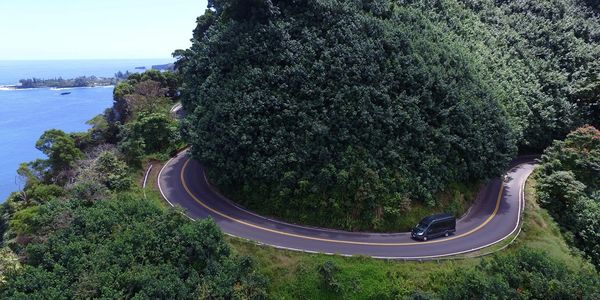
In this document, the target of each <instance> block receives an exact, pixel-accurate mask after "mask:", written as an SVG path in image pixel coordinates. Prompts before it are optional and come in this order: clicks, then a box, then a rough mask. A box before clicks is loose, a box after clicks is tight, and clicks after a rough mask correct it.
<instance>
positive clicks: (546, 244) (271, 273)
mask: <svg viewBox="0 0 600 300" xmlns="http://www.w3.org/2000/svg"><path fill="white" fill-rule="evenodd" d="M534 189H535V180H534V179H533V178H530V179H529V180H528V181H527V184H526V191H525V199H526V205H525V212H524V217H523V225H522V232H521V233H520V235H519V236H518V238H517V239H516V241H515V242H514V243H513V244H511V245H509V246H508V247H507V248H506V249H504V250H502V251H507V252H511V251H513V252H514V251H518V250H519V249H521V248H523V247H529V248H533V249H541V250H544V251H546V252H547V253H548V255H549V256H550V257H552V258H554V259H556V260H560V261H563V262H565V263H566V264H567V265H568V266H570V267H572V268H573V269H579V268H590V267H592V266H591V264H589V263H588V262H587V261H585V260H584V259H582V258H581V257H580V256H579V255H577V254H576V253H574V252H573V251H572V250H571V248H569V246H568V245H567V243H566V242H565V239H564V238H563V237H562V235H561V233H560V230H559V227H558V225H557V224H556V223H555V222H554V220H552V218H551V217H550V215H549V214H548V212H547V211H546V210H544V209H542V208H540V207H539V205H538V204H537V202H536V199H535V190H534ZM227 240H228V241H229V243H230V244H231V246H232V248H233V250H234V252H236V253H237V254H240V255H249V256H251V257H253V258H254V260H255V262H256V264H257V265H258V269H259V270H260V271H261V272H262V273H263V274H264V275H265V276H267V277H268V278H269V280H270V287H269V289H270V290H269V294H270V295H272V298H273V299H391V298H396V297H398V296H400V297H401V296H410V295H411V294H412V293H413V292H414V291H425V292H437V291H439V290H440V289H441V288H442V287H443V284H444V283H446V282H447V280H446V276H448V274H449V273H451V272H453V271H455V270H456V269H457V268H473V267H475V266H476V265H477V264H479V262H480V261H481V260H482V259H486V258H465V259H457V260H442V261H439V262H438V261H427V262H402V261H385V260H377V259H372V258H368V257H342V256H330V255H324V254H308V253H301V252H294V251H289V250H280V249H275V248H272V247H268V246H260V245H256V244H254V243H252V242H249V241H245V240H242V239H238V238H232V237H228V238H227ZM508 240H511V238H509V239H507V241H508ZM505 243H506V242H505ZM503 245H504V244H502V243H501V244H500V245H496V246H493V247H491V248H489V249H485V250H482V251H481V252H482V253H487V252H491V251H494V250H498V249H499V248H500V247H502V246H503ZM326 261H331V262H333V263H334V265H335V266H337V268H338V269H339V271H337V272H336V273H335V274H334V276H333V278H334V281H335V282H334V284H337V286H339V290H338V291H334V289H332V288H328V287H327V283H328V282H327V281H326V280H324V279H323V278H322V277H321V276H320V275H319V273H318V268H319V266H322V265H323V264H324V263H325V262H326ZM330 286H331V285H330Z"/></svg>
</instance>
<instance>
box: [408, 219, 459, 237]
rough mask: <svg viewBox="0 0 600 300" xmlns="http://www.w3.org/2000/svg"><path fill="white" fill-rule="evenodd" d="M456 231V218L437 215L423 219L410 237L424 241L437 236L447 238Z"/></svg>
mask: <svg viewBox="0 0 600 300" xmlns="http://www.w3.org/2000/svg"><path fill="white" fill-rule="evenodd" d="M455 231H456V218H455V217H454V216H453V215H451V214H438V215H433V216H429V217H425V218H423V220H421V222H419V224H417V226H415V228H413V230H412V232H411V234H410V236H411V237H412V238H413V239H417V240H422V241H426V240H428V239H431V238H435V237H438V236H449V235H450V234H452V233H454V232H455Z"/></svg>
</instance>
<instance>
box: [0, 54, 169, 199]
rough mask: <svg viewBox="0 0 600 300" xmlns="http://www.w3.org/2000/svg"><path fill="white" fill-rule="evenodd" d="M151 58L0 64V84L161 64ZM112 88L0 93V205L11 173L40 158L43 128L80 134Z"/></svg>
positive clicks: (12, 182) (13, 186)
mask: <svg viewBox="0 0 600 300" xmlns="http://www.w3.org/2000/svg"><path fill="white" fill-rule="evenodd" d="M169 62H172V61H171V60H170V59H156V60H81V61H0V85H14V84H17V83H18V81H19V79H23V78H31V77H36V78H55V77H63V78H72V77H77V76H83V75H85V76H91V75H95V76H103V77H110V76H113V75H114V73H116V72H118V71H123V72H124V71H134V70H135V67H139V66H145V67H147V68H149V67H150V66H151V65H156V64H165V63H169ZM112 91H113V88H112V87H98V88H75V89H68V92H71V94H69V95H61V93H62V92H65V90H55V89H26V90H7V89H0V202H3V201H4V200H5V199H6V197H7V196H8V195H9V194H10V193H11V192H13V191H15V190H17V189H18V188H19V186H18V182H17V180H16V170H17V168H18V167H19V164H20V163H22V162H28V161H32V160H35V159H36V158H43V157H44V155H43V154H42V153H41V152H39V151H38V150H37V149H36V148H35V141H36V140H37V139H38V138H39V137H40V135H42V133H43V132H44V131H46V130H48V129H52V128H56V129H61V130H64V131H66V132H76V131H85V130H87V129H88V128H89V126H88V125H87V124H86V123H85V122H86V121H88V120H90V119H91V118H93V117H94V116H96V115H98V114H101V113H102V112H103V111H104V110H105V109H106V108H108V107H110V106H111V105H112Z"/></svg>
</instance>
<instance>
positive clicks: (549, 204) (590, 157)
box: [535, 126, 600, 269]
mask: <svg viewBox="0 0 600 300" xmlns="http://www.w3.org/2000/svg"><path fill="white" fill-rule="evenodd" d="M535 176H536V178H537V180H538V187H537V196H538V198H539V200H540V204H541V205H542V206H543V207H544V208H546V209H548V211H549V212H550V214H551V215H552V217H553V218H554V219H555V220H556V221H557V222H558V224H559V225H560V226H561V230H562V231H563V232H564V233H565V236H567V238H568V241H569V243H570V244H571V245H574V246H576V247H577V248H578V249H581V251H582V252H583V254H584V255H585V256H587V257H589V258H590V259H591V260H592V262H593V263H594V264H595V265H596V267H597V268H599V269H600V131H598V129H596V128H594V127H592V126H586V127H582V128H579V129H577V130H575V131H573V132H572V133H570V134H569V135H568V136H567V138H566V139H565V140H564V141H554V143H553V144H552V146H550V147H548V149H546V150H545V151H544V154H543V155H542V159H541V161H540V167H539V168H538V171H537V172H536V175H535Z"/></svg>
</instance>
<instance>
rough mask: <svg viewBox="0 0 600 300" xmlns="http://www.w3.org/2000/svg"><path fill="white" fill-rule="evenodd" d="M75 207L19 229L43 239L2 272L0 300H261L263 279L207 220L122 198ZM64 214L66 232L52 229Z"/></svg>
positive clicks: (46, 210) (47, 210)
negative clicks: (22, 262) (21, 260)
mask: <svg viewBox="0 0 600 300" xmlns="http://www.w3.org/2000/svg"><path fill="white" fill-rule="evenodd" d="M78 201H79V200H72V202H71V203H67V205H57V204H56V203H48V204H46V205H43V206H42V207H40V208H38V213H39V217H37V219H36V220H37V223H36V226H35V227H26V228H25V227H24V228H25V229H24V230H27V231H28V232H31V233H33V234H35V235H46V234H47V235H46V236H45V238H44V240H43V241H42V240H37V241H36V240H35V239H34V242H32V243H30V244H29V245H28V246H27V248H26V251H25V253H22V254H23V255H26V258H27V264H26V265H25V266H24V267H23V268H22V269H20V270H15V271H10V272H7V274H5V275H6V277H5V280H6V282H5V283H4V284H2V285H0V297H2V299H16V298H32V297H39V296H43V297H52V298H64V299H72V298H128V299H129V298H136V299H137V298H152V299H156V298H158V299H172V298H177V299H198V298H202V299H207V298H209V299H232V298H234V297H235V298H237V299H264V298H266V284H267V283H266V281H265V279H264V277H263V276H261V275H260V274H258V273H256V272H255V269H254V267H253V264H252V261H251V260H249V259H248V258H243V257H236V256H234V255H232V253H231V250H230V248H229V246H228V245H227V244H226V243H225V241H224V239H223V233H222V232H221V231H220V230H219V229H218V227H217V226H216V225H215V223H214V222H212V221H211V220H203V221H197V222H194V221H190V220H189V219H187V218H186V217H185V216H183V215H182V214H181V213H180V212H177V211H174V210H170V211H164V209H163V208H161V207H160V206H159V205H158V204H155V203H153V202H148V201H145V200H140V199H138V198H137V196H132V195H126V194H122V195H120V196H117V197H116V198H114V199H107V200H105V201H99V202H94V203H92V204H91V205H90V206H84V205H77V203H76V202H78ZM74 202H75V203H74ZM65 215H67V216H70V222H69V224H68V226H56V224H60V223H61V222H62V220H63V219H65ZM21 219H23V218H21ZM44 228H46V229H51V230H49V231H47V233H44V231H45V229H44ZM36 229H37V231H36Z"/></svg>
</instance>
